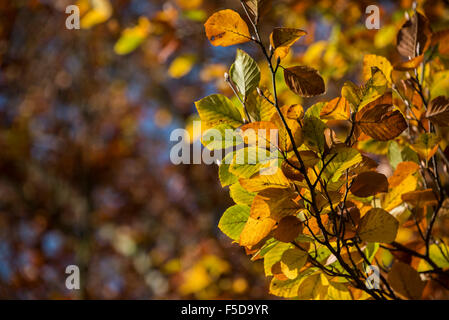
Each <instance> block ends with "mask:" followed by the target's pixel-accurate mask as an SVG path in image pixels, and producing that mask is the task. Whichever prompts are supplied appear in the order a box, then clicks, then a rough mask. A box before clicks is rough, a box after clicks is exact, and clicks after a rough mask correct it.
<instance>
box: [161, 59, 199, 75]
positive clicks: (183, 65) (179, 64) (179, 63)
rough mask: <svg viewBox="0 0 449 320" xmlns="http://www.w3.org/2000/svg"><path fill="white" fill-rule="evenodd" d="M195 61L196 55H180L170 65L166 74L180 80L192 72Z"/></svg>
mask: <svg viewBox="0 0 449 320" xmlns="http://www.w3.org/2000/svg"><path fill="white" fill-rule="evenodd" d="M195 61H196V55H194V54H184V55H181V56H179V57H177V58H176V59H175V60H173V62H172V63H171V64H170V67H169V68H168V74H169V75H170V76H171V77H172V78H175V79H179V78H182V77H184V76H185V75H187V74H188V73H189V72H190V70H192V68H193V66H194V64H195Z"/></svg>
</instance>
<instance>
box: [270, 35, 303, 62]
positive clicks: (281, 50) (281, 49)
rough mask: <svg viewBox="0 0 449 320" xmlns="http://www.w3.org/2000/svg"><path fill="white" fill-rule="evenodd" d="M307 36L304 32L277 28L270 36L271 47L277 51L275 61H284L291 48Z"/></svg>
mask: <svg viewBox="0 0 449 320" xmlns="http://www.w3.org/2000/svg"><path fill="white" fill-rule="evenodd" d="M305 34H307V32H305V31H304V30H301V29H294V28H275V29H274V30H273V32H272V33H271V35H270V43H271V46H272V47H273V48H274V49H275V51H274V56H275V59H277V58H280V59H284V58H285V57H286V56H287V54H288V51H289V49H290V47H291V46H292V45H293V44H294V43H295V42H296V41H298V40H299V38H301V37H302V36H303V35H305Z"/></svg>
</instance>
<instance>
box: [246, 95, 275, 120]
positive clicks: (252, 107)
mask: <svg viewBox="0 0 449 320" xmlns="http://www.w3.org/2000/svg"><path fill="white" fill-rule="evenodd" d="M263 94H264V96H265V97H267V98H268V99H270V101H274V98H273V96H272V95H271V93H270V92H269V91H268V90H263ZM246 107H247V109H248V113H249V114H250V116H251V117H252V118H253V120H254V121H270V120H271V118H272V117H273V115H274V114H275V113H276V112H277V111H276V108H275V107H274V106H273V105H272V104H271V103H269V102H268V101H267V100H266V99H265V98H262V97H261V96H260V95H259V94H258V93H257V92H256V91H253V92H251V93H250V94H249V95H248V96H247V98H246Z"/></svg>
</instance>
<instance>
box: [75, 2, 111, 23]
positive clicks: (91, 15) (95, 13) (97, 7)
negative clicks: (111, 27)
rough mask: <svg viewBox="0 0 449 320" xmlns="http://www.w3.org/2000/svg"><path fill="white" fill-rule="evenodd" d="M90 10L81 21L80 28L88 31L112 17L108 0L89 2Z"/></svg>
mask: <svg viewBox="0 0 449 320" xmlns="http://www.w3.org/2000/svg"><path fill="white" fill-rule="evenodd" d="M91 4H92V6H91V9H90V10H89V11H88V12H87V13H86V14H85V15H84V16H83V18H82V19H81V22H80V24H81V28H83V29H89V28H92V27H93V26H95V25H97V24H100V23H103V22H105V21H106V20H108V19H109V18H110V17H111V15H112V6H111V4H110V3H109V0H91Z"/></svg>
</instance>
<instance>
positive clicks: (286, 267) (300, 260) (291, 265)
mask: <svg viewBox="0 0 449 320" xmlns="http://www.w3.org/2000/svg"><path fill="white" fill-rule="evenodd" d="M307 258H308V253H307V251H305V250H300V249H297V248H294V249H288V250H286V251H284V253H283V254H282V258H281V261H280V266H281V271H282V272H283V273H284V274H285V275H286V276H287V278H289V279H295V278H297V277H298V274H299V270H300V269H301V268H302V267H303V266H304V265H305V263H306V262H307Z"/></svg>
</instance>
